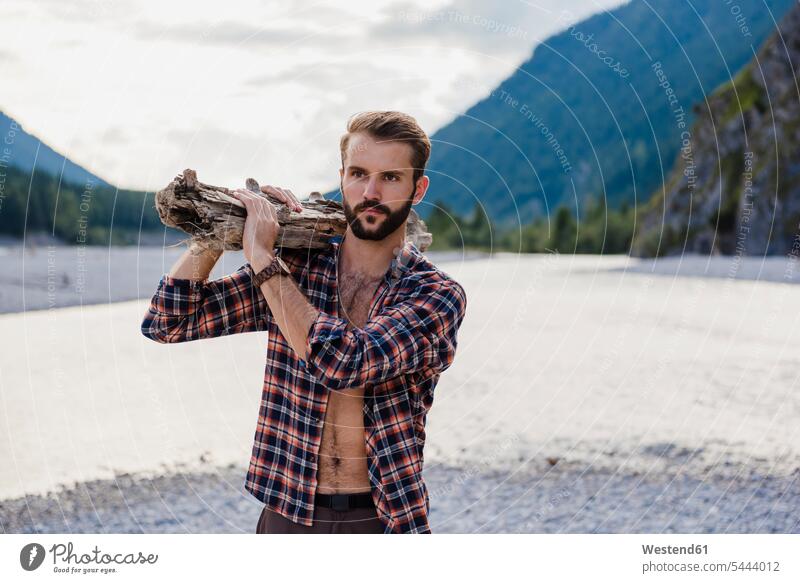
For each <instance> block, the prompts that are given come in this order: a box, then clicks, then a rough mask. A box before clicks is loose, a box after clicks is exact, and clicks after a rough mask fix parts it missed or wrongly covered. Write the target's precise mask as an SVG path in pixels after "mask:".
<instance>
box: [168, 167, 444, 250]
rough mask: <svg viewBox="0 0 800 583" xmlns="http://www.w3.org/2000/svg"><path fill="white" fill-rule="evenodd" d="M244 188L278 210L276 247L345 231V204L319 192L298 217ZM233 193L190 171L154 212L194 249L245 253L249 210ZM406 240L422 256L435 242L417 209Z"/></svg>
mask: <svg viewBox="0 0 800 583" xmlns="http://www.w3.org/2000/svg"><path fill="white" fill-rule="evenodd" d="M246 188H247V189H248V190H250V191H251V192H254V193H256V194H258V195H260V196H263V197H264V198H266V199H267V200H268V201H270V202H271V203H272V204H273V205H274V207H275V210H276V211H277V215H278V224H279V225H280V231H279V232H278V240H277V242H276V246H278V247H288V248H292V249H323V248H325V247H327V246H329V245H330V243H331V239H332V238H333V237H336V236H341V235H343V234H344V232H345V231H346V229H347V221H346V220H345V216H344V210H343V209H342V205H341V204H340V203H338V202H336V201H333V200H326V199H325V198H324V197H323V196H322V194H320V193H319V192H312V193H311V195H310V196H309V198H308V200H306V201H301V204H302V206H303V212H301V213H298V212H294V211H292V210H291V209H289V208H288V207H287V206H286V205H285V204H283V203H282V202H280V201H277V200H276V199H274V198H272V197H271V196H269V195H267V194H264V193H262V192H261V188H260V187H259V185H258V182H256V181H255V180H254V179H252V178H248V179H247V182H246ZM230 191H231V189H228V188H225V187H224V186H212V185H210V184H205V183H203V182H200V181H199V180H197V173H196V172H195V171H194V170H192V169H190V168H187V169H186V170H184V171H183V174H179V175H178V176H176V177H175V178H174V180H172V182H170V183H169V184H168V185H167V187H166V188H164V189H162V190H159V191H158V192H157V193H156V197H155V202H156V209H157V210H158V215H159V216H160V217H161V222H162V223H164V224H165V225H167V226H168V227H174V228H176V229H180V230H181V231H183V232H185V233H187V234H189V235H191V239H190V242H191V243H192V244H194V245H195V246H199V247H202V248H211V249H217V250H225V251H238V250H239V249H241V248H242V231H243V230H244V222H245V218H246V216H247V210H246V208H245V206H244V204H242V203H241V202H239V200H237V199H236V198H234V197H233V196H231V194H230ZM406 238H407V239H410V240H411V241H412V242H413V243H414V245H416V247H417V248H418V249H419V250H420V251H424V250H425V249H427V248H428V246H430V244H431V241H432V240H433V237H432V236H431V234H430V233H429V232H428V230H427V227H426V226H425V222H424V221H423V220H422V219H420V218H419V216H418V215H417V213H416V212H415V211H414V209H411V214H410V215H409V217H408V221H407V223H406Z"/></svg>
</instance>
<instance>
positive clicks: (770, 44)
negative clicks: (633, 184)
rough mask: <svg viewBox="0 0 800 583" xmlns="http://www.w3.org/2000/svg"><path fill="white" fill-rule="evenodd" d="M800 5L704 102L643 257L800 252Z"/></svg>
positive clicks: (662, 195)
mask: <svg viewBox="0 0 800 583" xmlns="http://www.w3.org/2000/svg"><path fill="white" fill-rule="evenodd" d="M799 72H800V4H796V5H795V6H794V7H793V8H792V9H791V10H790V11H789V12H788V13H787V14H786V16H785V17H784V18H783V20H782V21H781V22H780V25H779V27H778V29H777V30H776V31H775V32H774V33H773V34H772V35H771V36H770V37H769V38H768V39H767V41H766V42H765V43H764V44H763V46H762V47H761V48H760V50H759V51H758V53H757V54H755V55H754V57H753V59H752V60H751V61H750V62H749V63H748V64H747V65H746V66H745V67H744V68H743V69H742V70H741V71H740V72H739V73H738V74H737V75H736V76H735V78H734V79H733V80H732V81H731V82H729V83H727V84H725V85H723V86H721V87H719V88H718V89H717V90H715V91H714V92H713V93H712V94H711V95H709V96H708V97H707V101H706V102H705V103H702V104H699V105H697V106H695V108H694V112H695V116H696V117H695V122H694V124H693V125H692V126H691V127H690V128H687V129H686V131H685V132H683V134H682V140H681V146H682V147H681V151H680V153H679V155H678V157H677V160H676V161H675V165H674V168H673V169H672V172H671V173H670V174H669V175H668V176H667V177H666V179H665V183H664V186H663V188H662V189H660V190H659V191H657V192H656V193H655V194H654V195H653V197H652V198H651V199H650V201H649V202H648V203H647V205H646V206H645V207H644V209H643V211H642V212H641V214H640V216H639V217H638V219H637V222H638V223H639V228H638V229H637V236H636V238H635V240H634V245H633V254H634V255H639V256H655V255H675V254H680V253H687V252H694V253H703V254H709V253H711V254H731V255H735V254H741V255H763V254H770V255H773V254H785V253H789V252H792V251H793V249H794V252H797V251H800V247H798V245H800V79H798V76H799V75H798V73H799Z"/></svg>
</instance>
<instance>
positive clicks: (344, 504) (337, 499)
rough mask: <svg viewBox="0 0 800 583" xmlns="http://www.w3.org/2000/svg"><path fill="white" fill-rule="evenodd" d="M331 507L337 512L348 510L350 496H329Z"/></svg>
mask: <svg viewBox="0 0 800 583" xmlns="http://www.w3.org/2000/svg"><path fill="white" fill-rule="evenodd" d="M331 508H332V509H333V510H336V511H337V512H344V511H346V510H350V497H349V496H348V495H347V494H333V495H332V496H331Z"/></svg>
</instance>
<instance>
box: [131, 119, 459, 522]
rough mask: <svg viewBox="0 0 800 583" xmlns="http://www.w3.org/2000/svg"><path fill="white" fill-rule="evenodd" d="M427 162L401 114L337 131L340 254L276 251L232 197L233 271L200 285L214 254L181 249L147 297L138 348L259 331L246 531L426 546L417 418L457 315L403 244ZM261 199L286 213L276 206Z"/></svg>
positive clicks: (252, 203)
mask: <svg viewBox="0 0 800 583" xmlns="http://www.w3.org/2000/svg"><path fill="white" fill-rule="evenodd" d="M430 147H431V146H430V141H429V140H428V137H427V135H426V134H425V132H424V131H423V130H422V129H421V128H420V127H419V126H418V125H417V123H416V121H415V120H414V118H412V117H410V116H408V115H406V114H403V113H400V112H393V111H379V112H366V113H361V114H358V115H356V116H354V117H352V118H351V119H350V121H349V122H348V126H347V133H346V134H344V135H343V136H342V139H341V143H340V149H341V155H342V168H341V169H340V170H339V174H340V187H341V191H342V201H343V205H344V210H345V216H346V219H347V223H348V227H347V230H346V232H345V234H344V236H343V238H342V240H341V241H340V242H334V244H333V245H332V247H331V248H330V249H327V250H324V251H310V250H291V249H282V248H277V249H276V248H275V245H276V242H277V241H276V237H277V234H278V222H277V219H276V213H275V210H274V209H273V207H272V206H271V205H270V203H269V202H267V201H266V200H265V199H264V197H262V196H259V195H257V194H254V193H251V192H249V191H247V190H244V189H240V190H236V191H234V196H236V197H237V198H238V199H239V200H240V201H242V202H243V203H244V205H245V207H246V208H247V219H246V222H245V227H244V233H243V247H244V254H245V258H246V259H247V263H246V264H245V265H243V266H242V267H241V268H240V269H239V270H238V271H236V272H235V273H233V274H232V275H229V276H226V277H223V278H221V279H217V280H214V281H207V278H208V274H209V273H210V271H211V269H212V268H213V266H214V264H215V263H216V261H217V259H218V258H219V253H217V252H208V251H206V252H203V253H201V254H200V255H199V256H194V255H192V250H191V249H190V250H188V251H187V252H186V253H184V256H183V257H181V258H180V259H179V260H178V262H177V263H176V264H175V266H174V267H173V268H172V271H171V272H170V273H169V274H167V275H164V276H163V277H162V279H161V282H160V283H159V286H158V289H157V291H156V293H155V295H154V296H153V299H152V302H151V305H150V307H149V309H148V312H147V313H146V314H145V317H144V321H143V322H142V333H143V334H144V335H145V336H147V337H148V338H151V339H153V340H156V341H158V342H183V341H190V340H196V339H199V338H208V337H215V336H224V335H227V334H235V333H243V332H252V331H264V330H267V331H269V337H268V344H267V367H266V376H265V379H264V389H263V396H262V403H261V408H260V413H259V420H258V424H257V427H256V434H255V443H254V446H253V454H252V458H251V461H250V467H249V470H248V473H247V478H246V481H245V488H246V489H247V490H248V491H249V492H250V493H251V494H253V496H255V497H256V498H258V499H259V500H261V501H262V502H263V503H264V509H263V512H262V514H261V518H260V519H259V523H258V527H257V532H264V533H267V532H283V533H289V532H358V533H391V532H397V533H428V532H430V526H429V524H428V513H429V510H430V502H429V498H428V491H427V488H426V485H425V483H424V481H423V479H422V465H423V451H422V450H423V446H424V444H425V419H426V415H427V412H428V410H429V409H430V407H431V405H432V402H433V390H434V387H435V386H436V384H437V382H438V380H439V376H440V374H441V372H442V371H444V370H445V369H446V368H448V367H449V366H450V364H451V363H452V361H453V358H454V356H455V351H456V334H457V331H458V329H459V327H460V325H461V321H462V319H463V317H464V312H465V309H466V301H467V300H466V294H465V292H464V289H463V288H462V287H461V285H459V284H458V283H457V282H455V281H454V280H453V279H451V278H450V277H449V276H448V275H446V274H445V273H444V272H443V271H441V270H440V269H438V268H437V267H436V266H434V265H433V264H431V263H430V262H429V261H428V260H427V259H426V258H425V257H424V256H423V255H422V254H421V253H420V252H419V250H417V248H416V247H415V246H414V245H413V244H411V243H410V242H409V241H406V240H405V227H406V219H407V217H408V215H409V212H410V209H411V207H412V205H415V204H418V203H419V202H420V201H421V200H422V198H423V197H424V196H425V192H426V190H427V188H428V184H429V179H428V177H427V176H425V175H424V174H423V172H424V169H425V165H426V163H427V161H428V157H429V155H430ZM262 190H263V191H264V192H265V193H267V194H270V195H271V196H273V197H274V198H276V199H278V200H280V201H282V202H284V203H285V204H287V205H289V206H290V207H291V208H292V209H293V210H294V211H296V212H301V211H302V207H301V206H300V205H299V202H298V201H297V199H296V198H295V197H294V194H293V193H292V192H291V191H289V190H285V189H278V188H273V187H271V186H268V187H264V188H262ZM193 270H194V273H193Z"/></svg>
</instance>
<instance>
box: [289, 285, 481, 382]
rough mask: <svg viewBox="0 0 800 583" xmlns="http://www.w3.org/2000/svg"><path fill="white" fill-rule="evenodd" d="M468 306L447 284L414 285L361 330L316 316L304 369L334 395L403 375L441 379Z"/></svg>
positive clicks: (462, 294) (463, 296)
mask: <svg viewBox="0 0 800 583" xmlns="http://www.w3.org/2000/svg"><path fill="white" fill-rule="evenodd" d="M466 304H467V298H466V293H465V292H464V289H463V288H462V287H461V285H459V284H458V283H456V282H454V281H452V280H449V281H445V282H435V283H426V284H421V285H418V286H417V288H416V289H415V291H414V292H412V294H411V295H410V296H409V297H408V298H406V299H404V300H403V301H402V302H400V303H397V304H395V305H393V306H390V307H388V308H386V309H385V310H383V311H382V312H381V313H380V314H378V315H377V316H375V317H373V318H372V319H371V320H369V321H368V322H367V323H366V325H365V326H364V327H363V328H348V327H347V321H346V320H343V319H340V318H335V317H333V316H331V315H330V314H326V313H325V312H320V313H319V314H318V315H317V317H316V318H315V320H314V322H313V323H312V325H311V327H310V329H309V333H308V338H307V340H306V343H307V344H306V352H307V354H308V362H306V363H304V364H305V366H306V369H307V370H308V371H309V372H310V373H311V374H312V376H314V377H315V378H317V379H319V380H320V381H321V382H323V383H324V384H325V385H326V386H327V387H328V388H331V389H334V390H337V389H347V388H349V387H360V386H363V385H364V384H366V383H379V382H383V381H385V380H387V379H390V378H393V377H395V376H398V375H403V374H410V373H424V374H426V375H433V374H439V373H441V372H442V371H444V370H445V369H447V368H448V367H449V366H450V364H451V363H452V362H453V358H454V357H455V353H456V346H457V333H458V329H459V327H460V326H461V321H462V320H463V318H464V313H465V310H466Z"/></svg>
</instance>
